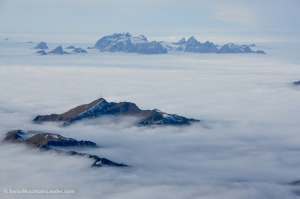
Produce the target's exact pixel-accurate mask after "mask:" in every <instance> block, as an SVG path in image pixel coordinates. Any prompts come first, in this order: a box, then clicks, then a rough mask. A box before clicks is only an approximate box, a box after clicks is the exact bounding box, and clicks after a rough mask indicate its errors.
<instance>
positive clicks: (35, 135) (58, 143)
mask: <svg viewBox="0 0 300 199" xmlns="http://www.w3.org/2000/svg"><path fill="white" fill-rule="evenodd" d="M3 141H4V142H8V143H23V144H26V145H28V146H31V147H34V148H39V149H42V150H53V151H56V152H59V153H66V154H69V155H79V156H86V157H88V158H91V159H93V160H94V163H93V165H92V166H96V167H101V166H117V167H123V166H126V165H125V164H118V163H115V162H113V161H110V160H108V159H106V158H100V157H98V156H96V155H90V154H86V153H79V152H76V151H65V150H60V149H59V148H57V147H60V148H62V147H63V148H66V147H68V148H71V147H96V144H95V143H94V142H91V141H83V140H81V141H77V140H75V139H72V138H66V137H63V136H61V135H59V134H54V133H43V132H35V131H28V132H26V131H23V130H13V131H10V132H8V133H7V134H6V137H5V138H4V139H3Z"/></svg>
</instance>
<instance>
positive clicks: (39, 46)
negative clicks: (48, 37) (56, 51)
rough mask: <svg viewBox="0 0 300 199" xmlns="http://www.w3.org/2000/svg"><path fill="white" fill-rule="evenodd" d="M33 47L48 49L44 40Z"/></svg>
mask: <svg viewBox="0 0 300 199" xmlns="http://www.w3.org/2000/svg"><path fill="white" fill-rule="evenodd" d="M34 49H43V50H45V49H48V46H47V43H46V42H43V41H42V42H40V43H39V44H38V45H37V46H36V47H34Z"/></svg>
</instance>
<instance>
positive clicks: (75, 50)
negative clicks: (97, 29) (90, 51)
mask: <svg viewBox="0 0 300 199" xmlns="http://www.w3.org/2000/svg"><path fill="white" fill-rule="evenodd" d="M72 52H73V53H87V51H86V50H84V49H82V48H74V50H73V51H72Z"/></svg>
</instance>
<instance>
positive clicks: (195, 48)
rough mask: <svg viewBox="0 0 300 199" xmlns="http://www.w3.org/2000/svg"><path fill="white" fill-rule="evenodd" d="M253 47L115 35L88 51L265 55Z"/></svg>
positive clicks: (43, 46) (59, 50) (74, 50)
mask: <svg viewBox="0 0 300 199" xmlns="http://www.w3.org/2000/svg"><path fill="white" fill-rule="evenodd" d="M254 46H255V44H252V45H236V44H233V43H228V44H225V45H223V46H220V45H216V44H214V43H212V42H209V41H206V42H204V43H201V42H199V41H198V40H197V39H196V38H195V37H190V38H189V39H187V40H186V39H185V38H182V39H180V40H179V41H178V42H166V41H151V42H150V41H148V39H147V38H146V37H145V36H144V35H140V36H137V37H135V36H132V35H131V34H130V33H115V34H113V35H109V36H104V37H102V38H101V39H99V40H98V41H97V42H96V44H95V45H94V47H93V48H92V47H88V48H87V49H89V50H90V49H98V50H99V51H100V52H126V53H141V54H167V53H169V52H193V53H257V54H265V52H264V51H262V50H256V51H255V50H252V49H251V48H250V47H254ZM34 49H40V50H39V51H37V52H36V53H38V54H40V55H47V54H60V55H63V54H71V53H87V51H86V50H85V49H83V48H80V47H79V48H75V47H74V46H69V47H67V48H66V49H68V50H70V49H72V52H66V51H64V50H63V48H62V46H58V47H56V48H55V49H53V50H51V51H49V52H46V51H45V49H48V46H47V44H46V42H40V43H39V44H38V45H37V46H36V47H34Z"/></svg>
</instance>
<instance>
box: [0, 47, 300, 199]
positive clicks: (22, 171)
mask: <svg viewBox="0 0 300 199" xmlns="http://www.w3.org/2000/svg"><path fill="white" fill-rule="evenodd" d="M29 45H30V44H13V46H9V44H7V46H5V48H3V47H1V49H0V50H1V52H2V53H3V54H4V55H3V57H2V58H3V59H2V60H3V61H2V62H1V64H0V85H1V86H0V118H1V121H0V132H1V136H2V137H3V136H4V133H6V132H7V131H8V130H12V129H16V128H20V129H24V130H41V131H48V132H55V133H59V134H61V135H63V136H65V137H72V138H75V139H79V140H81V139H85V140H91V141H94V142H96V143H97V144H98V145H99V146H100V148H97V149H84V150H83V151H84V152H88V153H91V154H96V155H99V156H101V157H106V158H108V159H110V160H112V161H117V162H123V163H125V164H129V165H131V166H132V167H131V168H125V169H118V168H100V169H99V168H91V167H90V165H91V162H88V161H87V160H86V159H84V158H79V157H70V156H65V155H58V154H55V153H51V152H44V153H41V152H39V151H37V150H35V149H30V148H26V147H25V146H20V145H8V144H3V143H1V145H0V159H1V160H2V161H1V165H0V170H1V172H0V175H1V182H0V189H1V190H0V191H1V193H0V197H5V198H22V197H24V195H23V196H22V195H11V194H4V193H3V192H2V190H4V189H9V188H15V189H16V188H32V189H39V188H40V189H42V188H43V189H47V188H48V189H51V188H60V189H75V190H76V194H75V195H73V194H70V195H55V198H96V197H97V198H105V199H110V198H114V199H115V198H138V197H140V198H149V199H150V198H151V199H152V198H158V197H159V198H176V199H177V198H178V199H179V198H210V199H214V198H246V199H247V198H249V199H250V198H275V199H276V198H278V199H279V198H280V199H281V198H297V196H296V195H295V194H294V193H293V191H295V190H299V188H298V187H297V186H296V187H295V186H290V185H287V184H288V183H289V182H292V181H295V180H299V179H300V175H299V172H300V170H299V168H300V160H299V159H297V157H299V155H300V147H299V146H300V145H299V143H300V139H299V138H298V137H299V136H298V134H299V132H298V129H299V127H300V126H299V119H298V118H299V116H300V111H299V106H298V102H299V100H300V92H299V89H297V88H294V87H292V86H291V85H290V84H289V82H293V81H295V80H299V74H300V69H299V66H298V64H299V60H298V59H296V58H295V59H290V58H289V56H288V55H286V54H283V53H282V52H281V51H278V50H276V46H271V47H272V48H273V50H272V48H271V49H269V54H268V55H265V56H261V55H236V54H235V55H216V54H207V55H202V54H200V55H199V54H184V55H182V54H169V55H155V56H151V55H150V56H146V55H137V54H122V53H120V54H118V53H117V54H112V53H99V52H96V51H90V52H89V53H88V54H87V55H85V56H81V55H66V56H55V55H54V56H47V57H42V56H37V55H34V50H32V49H29V47H30V46H29ZM32 45H34V44H32ZM50 45H53V46H55V45H56V44H50ZM3 46H4V45H3ZM66 46H67V44H66ZM277 53H278V54H279V55H280V56H276V54H277ZM286 56H287V57H286ZM100 93H101V95H102V96H103V97H104V98H106V99H107V100H108V101H117V102H119V101H131V102H135V103H136V104H137V105H138V106H139V107H140V108H141V109H154V108H159V109H161V110H162V111H166V112H168V113H176V114H179V115H183V116H186V117H194V118H198V119H201V120H203V122H202V123H200V124H195V125H192V126H189V127H180V128H177V127H155V128H148V127H135V126H133V125H131V124H132V123H133V122H134V120H135V118H124V119H120V118H119V119H118V120H117V121H116V120H115V118H110V117H108V118H105V119H104V120H93V121H83V122H79V123H76V124H74V125H72V126H69V127H67V128H62V127H60V126H59V125H57V124H54V123H46V124H43V125H36V124H33V123H32V122H31V120H32V119H33V118H34V116H35V115H37V114H50V113H62V112H64V111H67V110H69V109H70V108H73V107H75V106H77V105H80V104H84V103H88V102H90V101H93V100H94V99H96V98H98V97H99V95H100ZM28 197H29V198H40V197H41V195H29V196H28ZM42 197H43V198H53V197H54V196H53V195H47V194H46V195H42Z"/></svg>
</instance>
